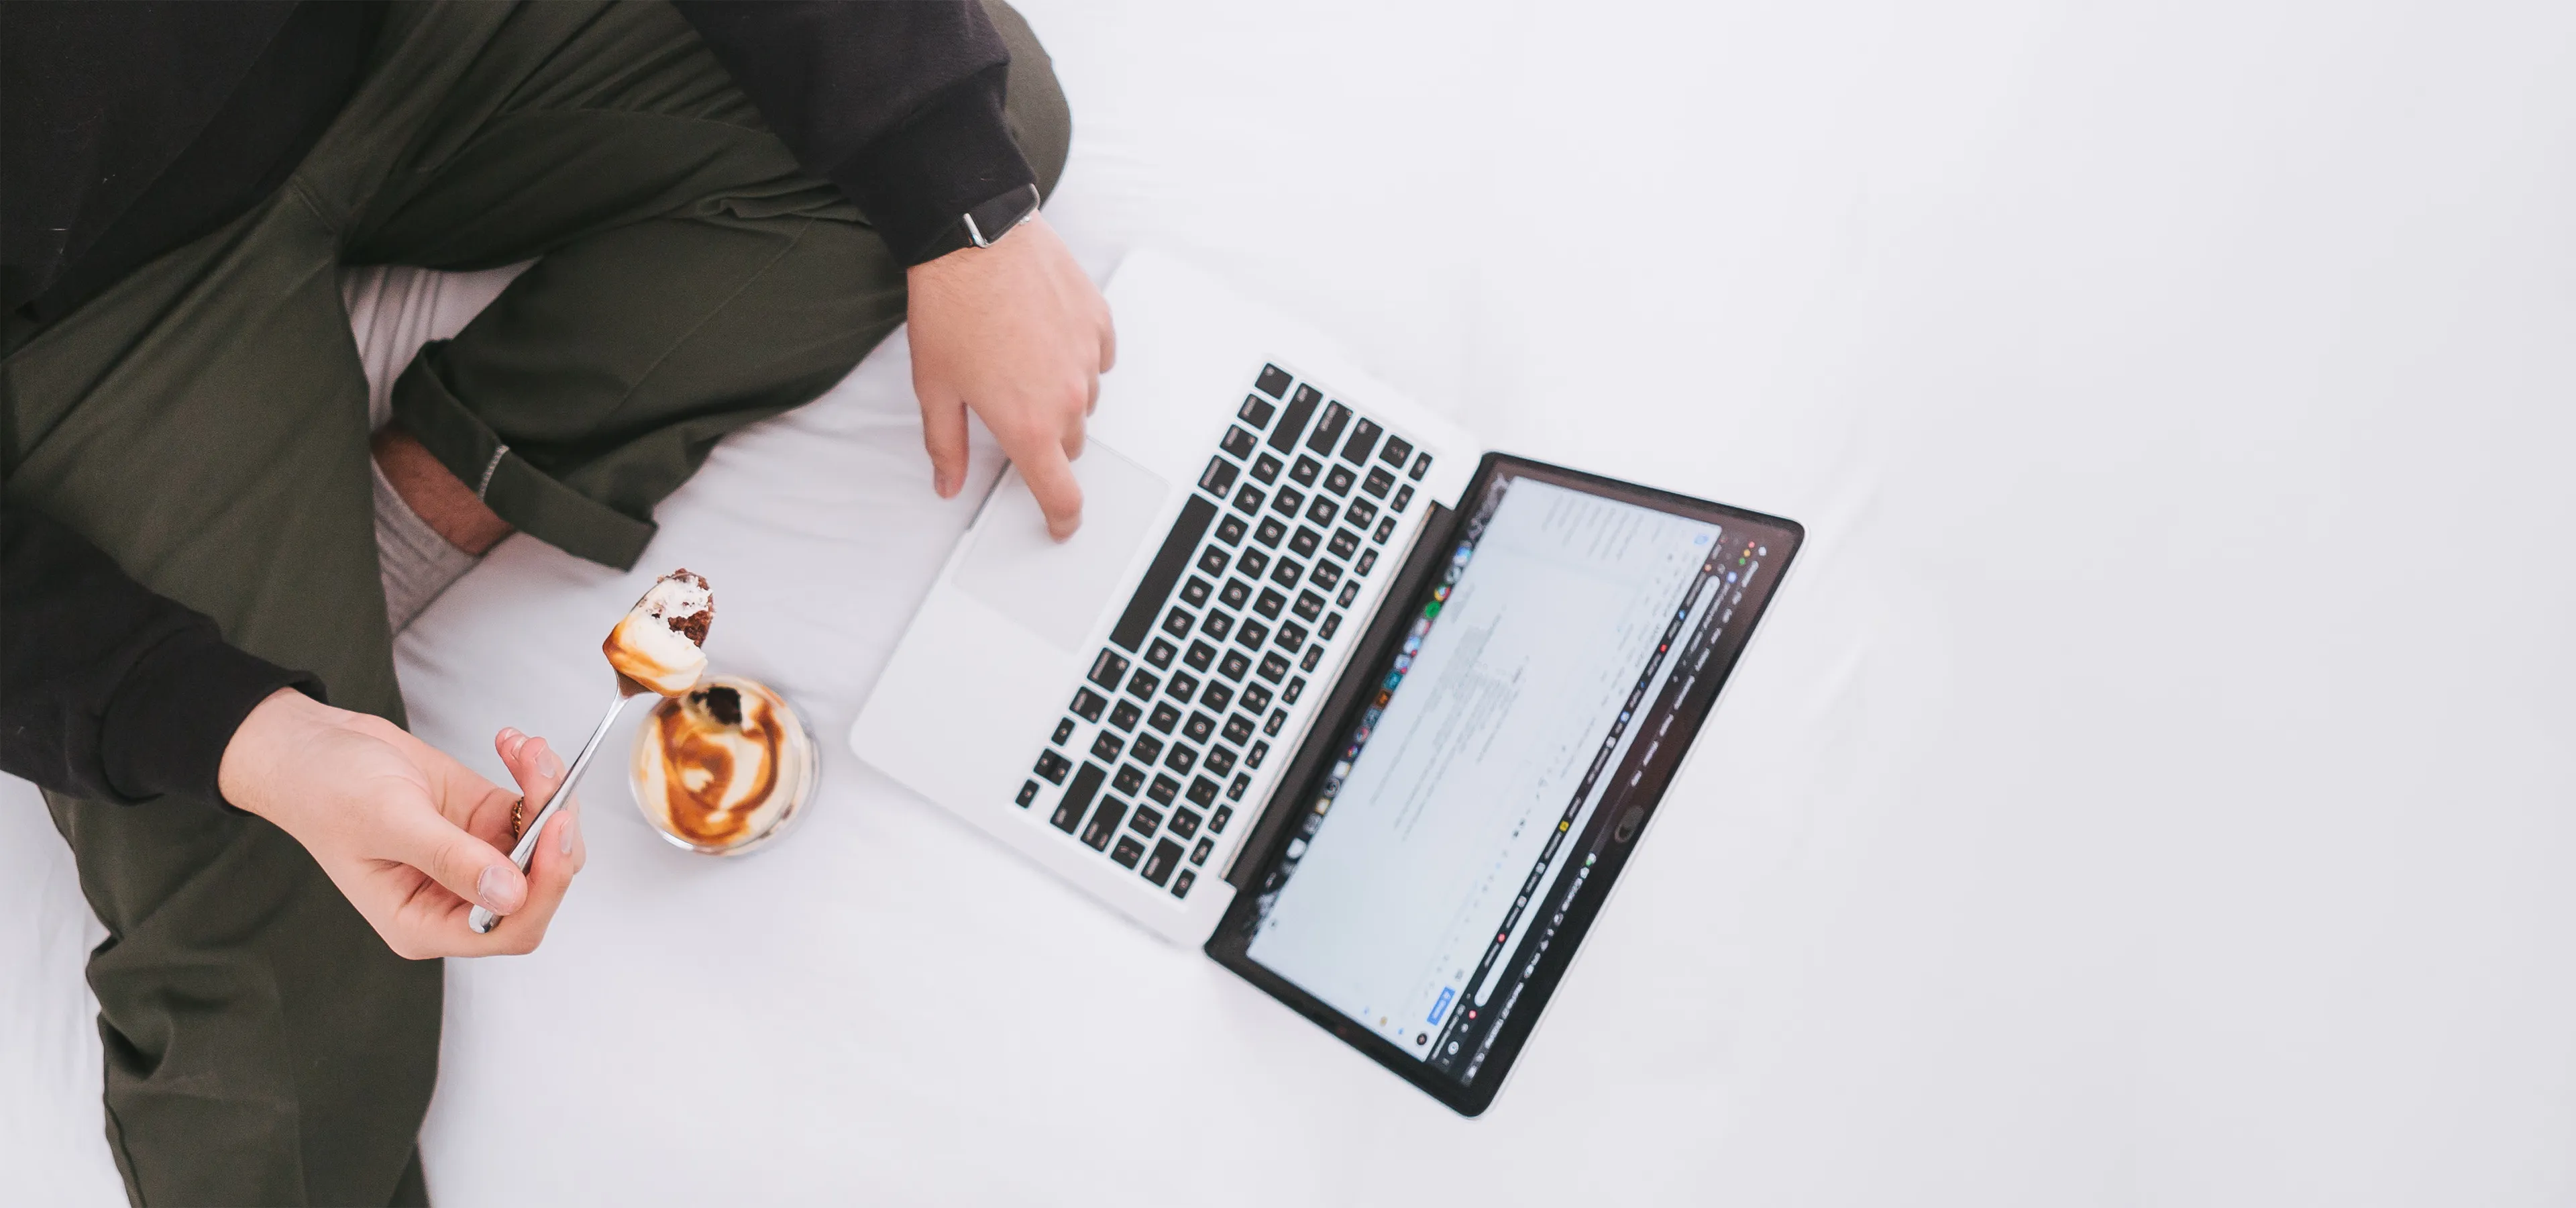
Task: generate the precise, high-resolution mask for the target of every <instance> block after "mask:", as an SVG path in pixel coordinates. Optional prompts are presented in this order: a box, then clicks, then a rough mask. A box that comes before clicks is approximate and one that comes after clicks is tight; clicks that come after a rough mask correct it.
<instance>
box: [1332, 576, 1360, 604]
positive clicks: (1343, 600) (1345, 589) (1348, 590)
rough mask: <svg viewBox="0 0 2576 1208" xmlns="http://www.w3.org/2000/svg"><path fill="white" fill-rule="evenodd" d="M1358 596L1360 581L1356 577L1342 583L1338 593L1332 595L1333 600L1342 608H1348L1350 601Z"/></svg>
mask: <svg viewBox="0 0 2576 1208" xmlns="http://www.w3.org/2000/svg"><path fill="white" fill-rule="evenodd" d="M1359 598H1360V582H1359V580H1357V579H1353V580H1351V581H1350V582H1348V583H1344V584H1342V590H1341V592H1340V594H1338V595H1336V596H1334V597H1333V602H1334V603H1336V604H1339V605H1341V606H1342V607H1344V608H1348V607H1350V606H1351V601H1353V600H1356V599H1359Z"/></svg>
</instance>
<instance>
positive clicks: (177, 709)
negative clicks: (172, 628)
mask: <svg viewBox="0 0 2576 1208" xmlns="http://www.w3.org/2000/svg"><path fill="white" fill-rule="evenodd" d="M280 688H295V689H298V690H300V691H302V692H303V693H304V694H305V695H306V696H310V697H312V698H313V699H315V700H320V699H322V681H321V680H320V679H319V678H317V677H315V676H313V675H312V674H310V673H307V672H302V671H291V670H288V669H287V668H284V667H280V666H278V665H277V664H275V663H272V662H269V661H268V660H266V659H263V658H260V657H259V656H257V655H253V654H248V653H245V652H243V651H241V650H237V649H235V648H233V647H232V646H229V645H226V644H225V643H224V642H223V641H222V640H220V639H218V638H215V637H213V636H212V635H211V634H207V633H203V632H196V631H189V632H181V633H175V634H172V635H170V637H169V638H167V639H165V640H164V641H162V642H161V643H159V644H158V645H156V646H154V647H153V648H152V649H151V650H150V651H149V652H148V653H146V654H145V655H144V656H143V657H142V658H141V659H139V660H137V661H136V662H135V664H134V667H133V669H132V670H130V671H128V672H126V674H125V678H124V681H123V682H122V683H119V684H118V685H117V688H116V695H115V696H114V697H112V698H110V699H109V701H108V706H107V713H106V716H105V717H103V718H101V719H100V725H99V762H100V763H101V764H103V765H104V770H105V772H106V774H107V781H108V784H109V786H110V787H112V788H114V789H115V790H116V792H117V793H118V794H120V795H121V796H123V797H124V798H125V799H127V800H128V801H142V800H148V799H150V798H154V797H160V796H163V795H165V794H170V793H178V794H182V795H185V796H190V797H196V798H200V799H203V800H206V801H214V802H221V801H222V800H223V794H222V792H221V791H220V790H219V789H218V788H217V787H216V779H217V774H218V773H219V772H220V771H221V770H222V768H223V762H224V748H225V747H226V746H228V745H230V744H231V742H232V738H233V731H235V730H238V729H240V728H241V724H242V719H243V718H246V717H248V716H250V711H251V710H252V709H254V708H256V707H258V705H259V703H260V702H261V701H264V700H267V699H268V698H269V696H270V694H272V693H274V692H276V691H277V690H278V689H280Z"/></svg>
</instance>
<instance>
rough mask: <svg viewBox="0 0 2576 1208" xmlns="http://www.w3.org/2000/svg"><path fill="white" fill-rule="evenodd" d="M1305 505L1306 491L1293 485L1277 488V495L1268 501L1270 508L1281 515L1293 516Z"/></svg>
mask: <svg viewBox="0 0 2576 1208" xmlns="http://www.w3.org/2000/svg"><path fill="white" fill-rule="evenodd" d="M1305 506H1306V493H1305V492H1304V491H1300V490H1298V489H1297V488H1295V487H1281V488H1279V497H1278V498H1276V499H1273V500H1271V501H1270V510H1271V511H1274V512H1277V513H1279V514H1280V515H1282V516H1294V515H1296V514H1297V510H1298V509H1299V508H1302V507H1305Z"/></svg>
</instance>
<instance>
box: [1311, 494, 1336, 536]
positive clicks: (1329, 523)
mask: <svg viewBox="0 0 2576 1208" xmlns="http://www.w3.org/2000/svg"><path fill="white" fill-rule="evenodd" d="M1341 512H1342V508H1341V505H1340V504H1337V503H1334V502H1333V501H1332V499H1331V497H1329V496H1325V495H1317V496H1315V502H1313V503H1310V504H1307V505H1306V519H1307V520H1308V521H1309V522H1310V523H1312V524H1314V525H1315V526H1316V527H1318V528H1331V527H1333V517H1335V516H1338V515H1340V514H1341Z"/></svg>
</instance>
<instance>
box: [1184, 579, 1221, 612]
mask: <svg viewBox="0 0 2576 1208" xmlns="http://www.w3.org/2000/svg"><path fill="white" fill-rule="evenodd" d="M1215 590H1216V589H1215V588H1214V587H1210V586H1209V585H1208V581H1207V580H1205V579H1202V578H1199V577H1198V576H1196V575H1192V576H1190V581H1189V582H1187V583H1183V584H1181V599H1182V600H1184V601H1186V602H1187V603H1188V604H1189V605H1190V607H1192V608H1202V607H1205V606H1206V605H1207V598H1208V593H1210V592H1213V591H1215Z"/></svg>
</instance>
